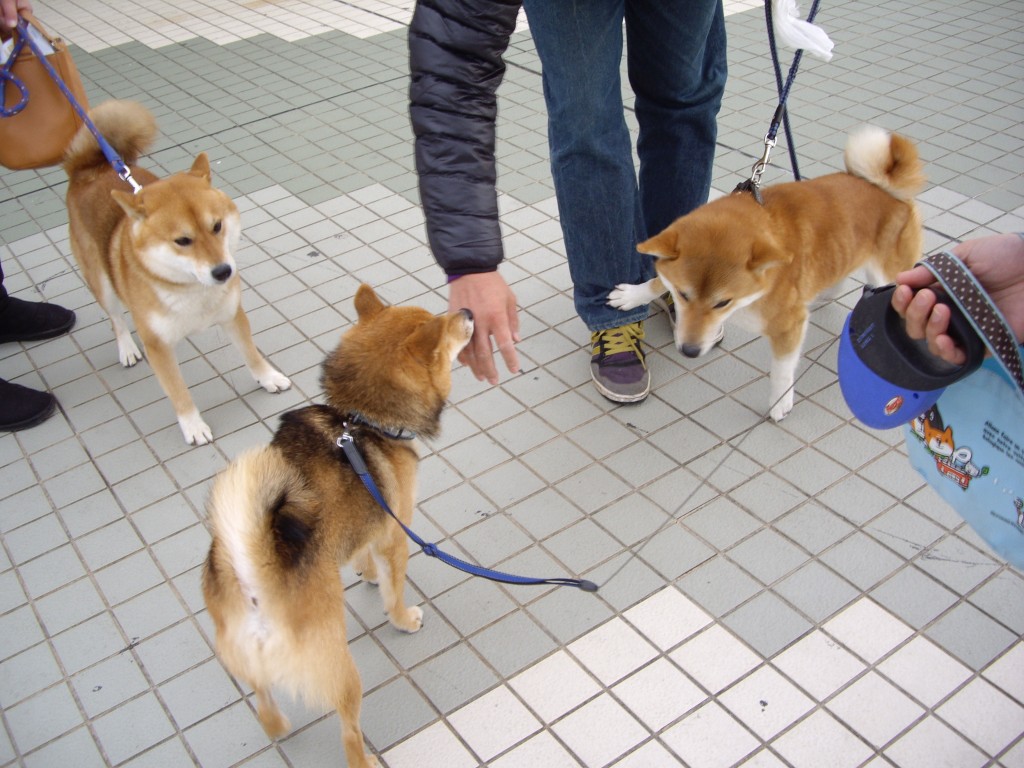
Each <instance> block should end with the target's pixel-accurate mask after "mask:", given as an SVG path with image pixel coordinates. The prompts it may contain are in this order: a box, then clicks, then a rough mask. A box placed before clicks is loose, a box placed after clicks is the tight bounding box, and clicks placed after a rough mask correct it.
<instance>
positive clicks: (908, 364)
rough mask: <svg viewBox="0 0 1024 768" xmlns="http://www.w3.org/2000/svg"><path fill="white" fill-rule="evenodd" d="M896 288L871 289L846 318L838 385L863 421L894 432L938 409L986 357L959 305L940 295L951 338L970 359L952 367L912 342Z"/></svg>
mask: <svg viewBox="0 0 1024 768" xmlns="http://www.w3.org/2000/svg"><path fill="white" fill-rule="evenodd" d="M895 289H896V286H895V285H886V286H883V287H881V288H874V287H871V286H866V287H865V288H864V293H863V294H862V295H861V298H860V300H859V301H858V302H857V305H856V306H855V307H854V308H853V311H852V312H850V315H849V316H848V317H847V318H846V323H845V326H844V327H843V332H842V335H841V336H840V338H839V386H840V389H841V390H842V393H843V397H844V399H845V400H846V404H847V405H848V406H849V407H850V410H851V411H852V412H853V415H854V416H856V417H857V419H858V420H859V421H861V422H862V423H864V424H866V425H867V426H869V427H873V428H875V429H891V428H893V427H899V426H902V425H903V424H905V423H907V422H908V421H911V420H912V419H914V418H915V417H917V416H919V415H921V414H922V413H924V412H926V411H927V410H928V409H929V408H931V407H932V406H933V405H935V403H936V401H937V400H938V399H939V397H940V396H941V395H942V392H943V391H944V390H945V388H946V387H948V386H949V385H950V384H953V383H954V382H956V381H959V380H960V379H962V378H964V377H965V376H969V375H970V374H971V373H973V372H974V371H975V370H977V369H978V367H980V366H981V364H982V362H983V361H984V359H985V353H986V347H985V343H984V341H982V339H981V337H980V336H979V335H978V334H977V333H976V332H975V330H974V328H973V327H972V326H971V324H970V321H969V320H968V319H967V318H966V316H965V315H964V314H963V312H962V311H961V310H960V309H959V307H957V305H956V304H955V303H954V302H953V301H952V300H951V299H950V298H949V297H948V296H946V294H945V293H943V292H941V291H936V298H937V299H938V301H939V302H940V303H942V304H946V305H947V306H948V307H949V308H950V310H951V318H950V328H949V334H950V336H952V337H953V339H954V340H955V341H956V342H957V344H958V346H960V347H962V348H963V349H964V350H965V352H966V355H967V361H966V362H965V363H963V364H962V365H951V364H949V363H947V362H946V361H944V360H942V359H940V358H938V357H935V356H934V355H932V354H931V353H930V352H929V351H928V347H927V344H926V343H925V342H924V341H923V340H920V341H918V340H914V339H911V338H910V337H909V336H908V335H907V332H906V326H905V323H904V322H903V319H902V318H901V317H900V316H899V314H898V313H897V312H896V310H895V309H893V307H892V294H893V291H895Z"/></svg>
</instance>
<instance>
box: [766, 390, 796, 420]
mask: <svg viewBox="0 0 1024 768" xmlns="http://www.w3.org/2000/svg"><path fill="white" fill-rule="evenodd" d="M792 410H793V390H792V389H790V390H789V391H788V392H786V394H785V395H784V396H783V397H782V398H781V399H780V400H779V401H778V402H777V403H775V405H773V406H772V407H771V410H770V411H768V415H769V416H770V417H771V420H772V421H774V422H780V421H782V420H783V419H784V418H786V417H787V416H788V415H789V412H790V411H792Z"/></svg>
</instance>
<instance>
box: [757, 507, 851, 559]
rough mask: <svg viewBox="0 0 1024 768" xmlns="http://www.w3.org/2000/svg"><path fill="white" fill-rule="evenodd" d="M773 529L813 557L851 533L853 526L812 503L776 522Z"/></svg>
mask: <svg viewBox="0 0 1024 768" xmlns="http://www.w3.org/2000/svg"><path fill="white" fill-rule="evenodd" d="M775 527H776V528H777V529H778V530H779V531H781V532H782V533H784V534H786V535H787V536H788V537H789V538H790V539H792V540H793V541H795V542H796V543H797V544H799V545H800V546H802V547H803V548H804V549H806V550H807V551H808V552H810V553H811V554H814V555H817V554H820V553H821V552H822V551H823V550H825V549H827V548H828V547H830V546H832V545H833V544H835V543H836V542H837V541H839V540H841V539H843V538H844V537H846V536H848V535H849V534H850V533H851V532H852V531H853V526H851V525H850V524H849V523H847V522H846V521H845V520H843V519H842V518H841V517H839V516H838V515H836V514H835V513H833V512H830V511H829V510H827V509H825V508H823V507H822V506H821V505H819V504H816V503H814V502H808V503H807V504H803V505H802V506H800V507H797V508H796V509H795V510H793V511H792V512H790V513H789V514H788V515H786V516H785V517H783V518H782V519H780V520H777V521H776V522H775Z"/></svg>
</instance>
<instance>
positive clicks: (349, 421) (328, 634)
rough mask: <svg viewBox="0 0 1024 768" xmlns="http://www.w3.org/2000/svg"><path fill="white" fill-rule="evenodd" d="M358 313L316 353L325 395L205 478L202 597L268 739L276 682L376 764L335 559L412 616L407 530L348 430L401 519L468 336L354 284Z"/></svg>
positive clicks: (414, 622) (399, 612)
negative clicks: (363, 721) (361, 468)
mask: <svg viewBox="0 0 1024 768" xmlns="http://www.w3.org/2000/svg"><path fill="white" fill-rule="evenodd" d="M355 305H356V311H357V313H358V316H359V319H358V322H357V323H356V325H355V326H353V327H352V328H351V329H350V330H349V331H348V332H346V333H345V335H344V336H343V337H342V339H341V343H340V344H339V345H338V347H337V349H335V350H334V352H333V353H332V354H331V355H329V356H328V358H327V360H326V361H325V362H324V366H323V375H322V382H323V387H324V393H325V395H326V400H327V404H326V405H311V406H308V407H306V408H300V409H298V410H294V411H289V412H287V413H285V414H284V416H283V417H282V419H281V426H280V427H279V428H278V430H277V432H276V433H275V434H274V438H273V440H272V441H271V443H270V445H269V446H266V447H263V448H256V449H253V450H250V451H248V452H247V453H244V454H242V455H241V456H240V457H238V459H236V460H235V461H234V462H232V463H231V464H230V465H229V466H228V467H227V468H226V469H225V470H224V471H223V472H221V473H220V475H218V476H217V478H216V479H215V480H214V484H213V488H212V490H211V493H210V500H209V503H208V505H207V510H208V513H209V521H210V526H211V528H212V533H213V543H212V545H211V546H210V553H209V556H208V557H207V559H206V566H205V569H204V571H203V596H204V597H205V599H206V605H207V608H209V611H210V616H211V617H212V618H213V623H214V627H215V630H216V633H217V637H216V645H217V654H218V656H220V659H221V661H222V662H223V663H224V666H225V667H227V669H228V671H229V672H231V674H232V675H234V676H235V677H238V678H240V679H241V680H244V681H245V682H246V683H247V684H248V685H249V686H251V687H252V689H253V690H254V691H255V692H256V700H257V702H258V705H259V718H260V723H262V725H263V729H264V730H265V731H266V732H267V735H268V736H270V737H271V738H275V737H277V736H280V735H281V734H283V733H285V732H287V731H288V729H289V728H290V726H289V724H288V721H287V719H286V718H285V717H284V715H282V714H281V712H280V710H278V708H277V705H276V704H275V703H274V700H273V697H272V696H271V691H270V689H271V687H272V686H274V685H281V686H283V687H284V688H286V689H288V690H290V691H291V692H292V693H293V694H295V693H298V694H301V695H302V696H303V698H305V699H306V700H307V701H309V702H310V703H312V704H314V705H316V706H332V707H334V708H335V709H337V711H338V715H339V716H340V718H341V735H342V744H343V745H344V748H345V758H346V760H347V761H348V765H349V768H368V767H369V766H376V765H377V761H376V759H374V758H373V757H372V756H370V755H367V754H365V747H364V744H363V734H362V730H361V729H360V726H359V709H360V703H361V700H362V695H363V694H362V684H361V683H360V680H359V673H358V671H357V670H356V667H355V663H354V662H353V660H352V656H351V654H350V652H349V650H348V643H347V641H346V635H345V607H344V587H343V585H342V582H341V575H340V573H339V564H342V563H346V562H349V561H353V560H354V561H355V564H356V565H357V567H358V569H359V570H360V571H361V572H362V573H363V577H364V578H365V579H366V580H368V581H371V582H374V583H379V585H380V591H381V597H382V598H383V600H384V607H385V609H386V610H387V614H388V618H389V619H390V620H391V623H392V624H393V625H394V626H395V627H397V628H398V629H400V630H402V631H403V632H415V631H416V630H418V629H419V628H420V624H421V622H422V618H423V612H422V610H421V609H420V608H418V607H407V606H406V605H405V600H404V597H403V592H404V588H405V573H406V563H407V561H408V558H409V550H408V543H407V542H406V538H405V533H404V532H403V531H402V529H401V528H400V527H399V526H398V524H397V523H396V522H395V521H394V520H393V519H392V518H391V517H389V516H388V514H387V512H386V511H385V510H384V509H383V508H382V507H381V506H379V505H378V504H377V502H376V501H375V500H374V499H373V497H372V496H371V495H370V493H369V492H368V491H367V490H366V488H365V487H364V486H363V485H362V483H361V481H360V479H359V477H358V476H357V475H356V474H355V473H354V472H353V470H352V467H351V466H350V465H349V463H348V460H347V458H346V456H345V455H344V453H343V451H342V449H341V448H340V447H339V441H338V439H339V438H340V437H342V435H346V434H347V435H349V436H350V437H351V439H352V440H353V441H354V444H355V446H356V449H357V450H358V451H359V453H360V454H361V455H362V457H363V459H364V460H365V463H366V465H367V467H368V469H369V472H370V475H371V476H372V477H373V478H374V480H375V482H376V484H377V486H378V487H379V488H380V491H381V493H382V494H383V496H384V498H385V500H386V501H387V504H388V506H389V507H390V508H391V509H392V510H393V511H394V512H395V514H396V515H397V516H398V517H399V518H400V519H401V520H402V522H403V523H405V524H406V525H408V524H409V523H410V522H411V521H412V514H413V507H414V506H415V502H416V465H417V463H418V457H417V455H416V451H415V449H414V448H413V447H412V446H411V445H410V440H409V438H410V437H412V436H413V434H419V435H423V436H426V437H432V436H435V435H436V434H437V433H438V430H439V429H440V417H441V410H442V408H443V407H444V404H445V401H446V400H447V398H448V394H449V392H450V391H451V367H452V363H453V362H454V360H455V358H456V357H457V356H458V354H459V352H460V351H461V350H462V348H463V347H465V346H466V344H467V343H468V342H469V339H470V336H472V335H473V321H472V317H471V315H470V314H469V312H468V311H467V310H462V311H461V312H458V313H454V314H451V315H444V316H441V317H434V316H433V315H431V314H430V313H429V312H427V311H426V310H425V309H419V308H416V307H386V306H385V305H384V304H383V303H382V302H381V301H380V299H379V298H377V295H376V294H375V293H374V292H373V290H372V289H371V288H370V287H369V286H366V285H363V286H360V288H359V290H358V292H357V293H356V300H355Z"/></svg>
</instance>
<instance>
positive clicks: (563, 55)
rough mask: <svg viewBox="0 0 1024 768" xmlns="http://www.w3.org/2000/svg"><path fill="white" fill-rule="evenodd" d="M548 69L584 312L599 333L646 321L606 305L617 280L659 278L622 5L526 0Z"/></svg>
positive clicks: (551, 118) (604, 0) (557, 171)
mask: <svg viewBox="0 0 1024 768" xmlns="http://www.w3.org/2000/svg"><path fill="white" fill-rule="evenodd" d="M524 6H525V8H526V14H527V17H528V18H529V21H530V30H531V32H532V33H533V39H534V42H535V44H536V46H537V53H538V55H539V56H540V60H541V65H542V67H543V85H544V98H545V101H546V103H547V108H548V141H549V144H550V151H551V172H552V177H553V179H554V182H555V194H556V196H557V199H558V215H559V218H560V220H561V224H562V234H563V236H564V238H565V249H566V253H567V255H568V260H569V271H570V274H571V276H572V280H573V286H574V299H575V304H576V311H577V313H579V316H580V318H581V319H582V320H583V322H584V323H586V325H587V327H588V328H589V329H590V330H592V331H596V330H602V329H605V328H614V327H616V326H619V325H624V324H626V323H630V322H635V321H637V320H642V319H643V318H645V317H646V316H647V307H639V308H637V309H635V310H632V311H631V312H621V311H619V310H617V309H614V308H612V307H609V306H607V300H608V293H609V291H611V290H612V289H613V288H614V287H615V286H616V285H617V284H618V283H639V282H643V281H645V280H648V279H650V277H651V276H652V275H653V266H652V264H651V260H650V258H649V257H647V256H642V255H641V254H639V253H637V251H636V244H637V242H638V240H637V221H638V217H639V205H638V196H637V189H638V188H637V178H636V171H635V168H634V164H633V151H632V141H631V139H630V135H629V129H628V127H627V125H626V119H625V113H624V111H623V105H622V85H621V79H620V75H619V71H620V66H621V63H622V20H623V14H624V6H623V0H583V1H582V2H581V1H580V0H526V1H525V2H524Z"/></svg>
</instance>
